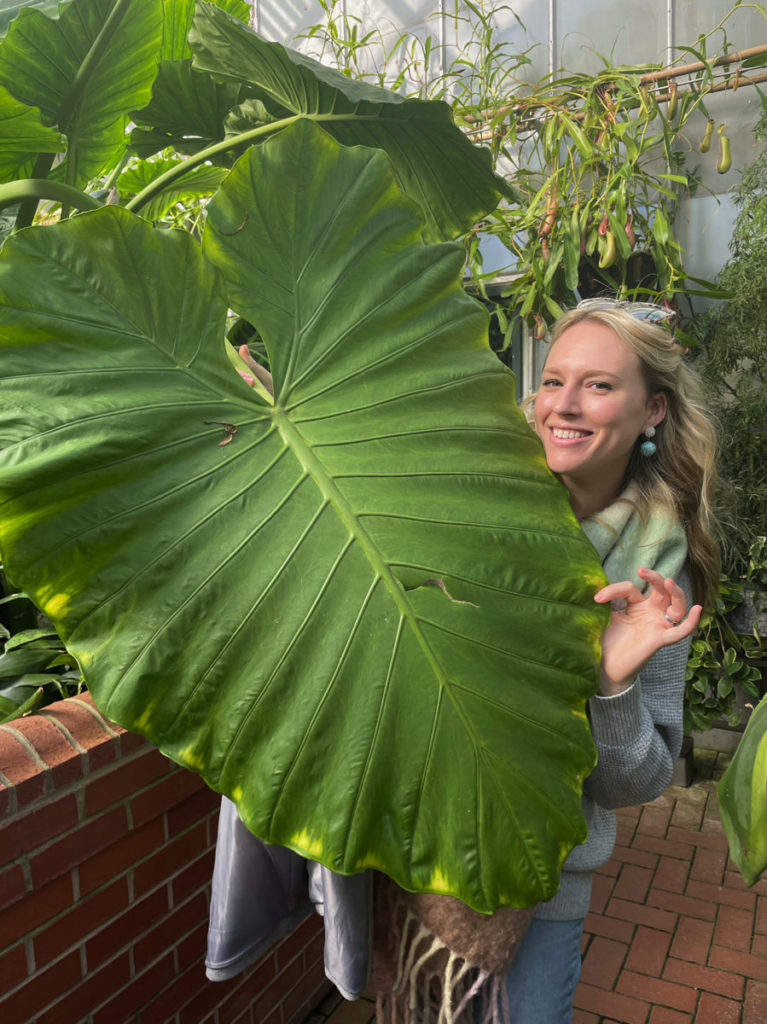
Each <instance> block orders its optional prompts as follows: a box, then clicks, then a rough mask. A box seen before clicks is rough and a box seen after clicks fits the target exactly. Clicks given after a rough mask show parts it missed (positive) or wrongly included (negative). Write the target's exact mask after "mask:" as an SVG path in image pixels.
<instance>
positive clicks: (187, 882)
mask: <svg viewBox="0 0 767 1024" xmlns="http://www.w3.org/2000/svg"><path fill="white" fill-rule="evenodd" d="M215 856H216V851H215V849H209V850H206V851H205V852H204V853H203V855H202V856H201V857H198V858H197V860H194V861H192V863H191V864H190V865H189V866H188V867H186V868H184V870H183V871H181V872H180V873H179V874H178V875H176V877H175V878H174V879H173V883H172V887H173V905H174V906H178V904H179V903H183V902H184V900H185V899H187V898H188V897H189V896H191V895H192V893H195V892H203V891H204V892H207V890H208V888H209V886H210V881H211V878H212V877H213V862H214V860H215Z"/></svg>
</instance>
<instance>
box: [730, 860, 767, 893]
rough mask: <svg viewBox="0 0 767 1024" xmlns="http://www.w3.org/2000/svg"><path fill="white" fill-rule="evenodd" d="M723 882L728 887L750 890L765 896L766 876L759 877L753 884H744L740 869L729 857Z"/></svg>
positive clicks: (766, 891)
mask: <svg viewBox="0 0 767 1024" xmlns="http://www.w3.org/2000/svg"><path fill="white" fill-rule="evenodd" d="M724 884H725V885H726V886H729V888H730V889H739V890H742V891H743V892H752V893H754V895H755V896H767V877H763V878H760V879H759V880H758V881H756V882H754V884H753V885H746V883H745V882H744V881H743V876H742V875H741V873H740V871H738V869H737V868H736V867H735V865H734V864H733V863H732V862H731V861H730V860H729V859H728V861H727V870H726V871H725V873H724Z"/></svg>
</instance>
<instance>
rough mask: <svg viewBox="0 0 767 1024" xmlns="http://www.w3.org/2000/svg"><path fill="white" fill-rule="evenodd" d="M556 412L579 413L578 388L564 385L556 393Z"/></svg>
mask: <svg viewBox="0 0 767 1024" xmlns="http://www.w3.org/2000/svg"><path fill="white" fill-rule="evenodd" d="M555 396H556V397H555V400H554V410H555V411H556V412H559V413H574V412H577V411H578V391H577V388H574V387H570V386H569V385H567V384H563V385H562V387H559V388H557V390H556V392H555Z"/></svg>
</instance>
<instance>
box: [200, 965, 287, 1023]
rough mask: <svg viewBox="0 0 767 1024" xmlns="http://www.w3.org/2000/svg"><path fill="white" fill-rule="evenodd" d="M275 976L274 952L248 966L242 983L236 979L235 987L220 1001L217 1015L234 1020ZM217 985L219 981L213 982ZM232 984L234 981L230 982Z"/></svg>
mask: <svg viewBox="0 0 767 1024" xmlns="http://www.w3.org/2000/svg"><path fill="white" fill-rule="evenodd" d="M276 976H277V958H276V956H275V955H274V953H271V952H270V953H268V954H267V955H266V956H265V957H262V959H261V960H259V961H258V963H256V964H255V965H254V966H253V967H251V968H249V969H248V970H247V971H246V972H245V975H244V977H243V981H242V983H239V978H238V979H237V982H238V984H237V987H236V988H234V989H233V990H232V991H231V993H229V994H227V996H226V999H225V1000H224V1001H222V1003H221V1008H220V1013H219V1017H220V1019H221V1020H222V1021H229V1020H235V1019H236V1018H237V1015H238V1014H240V1013H242V1012H243V1011H244V1010H245V1009H246V1008H247V1007H250V1006H251V1005H252V1003H253V1001H254V1000H255V998H256V996H257V994H258V993H259V992H261V991H263V990H264V989H265V988H266V986H267V985H269V984H270V983H271V982H272V981H274V979H275V978H276ZM215 984H216V985H219V984H220V982H215ZM232 984H234V982H232Z"/></svg>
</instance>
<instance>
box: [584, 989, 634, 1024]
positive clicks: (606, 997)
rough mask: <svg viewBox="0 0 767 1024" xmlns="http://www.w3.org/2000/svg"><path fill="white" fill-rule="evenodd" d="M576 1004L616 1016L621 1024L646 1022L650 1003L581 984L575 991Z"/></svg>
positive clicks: (609, 1016) (605, 1015) (595, 1011)
mask: <svg viewBox="0 0 767 1024" xmlns="http://www.w3.org/2000/svg"><path fill="white" fill-rule="evenodd" d="M575 1005H576V1006H577V1007H578V1009H579V1010H589V1011H591V1012H592V1013H596V1014H598V1015H600V1016H602V1017H603V1018H611V1017H612V1018H614V1019H615V1020H618V1021H621V1024H645V1022H646V1020H647V1014H648V1013H649V1010H650V1004H649V1003H648V1002H644V1001H643V1000H641V999H631V998H629V997H628V996H623V995H620V994H619V993H617V992H605V990H604V989H601V988H594V987H593V986H591V985H579V986H578V988H577V989H576V991H575Z"/></svg>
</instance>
